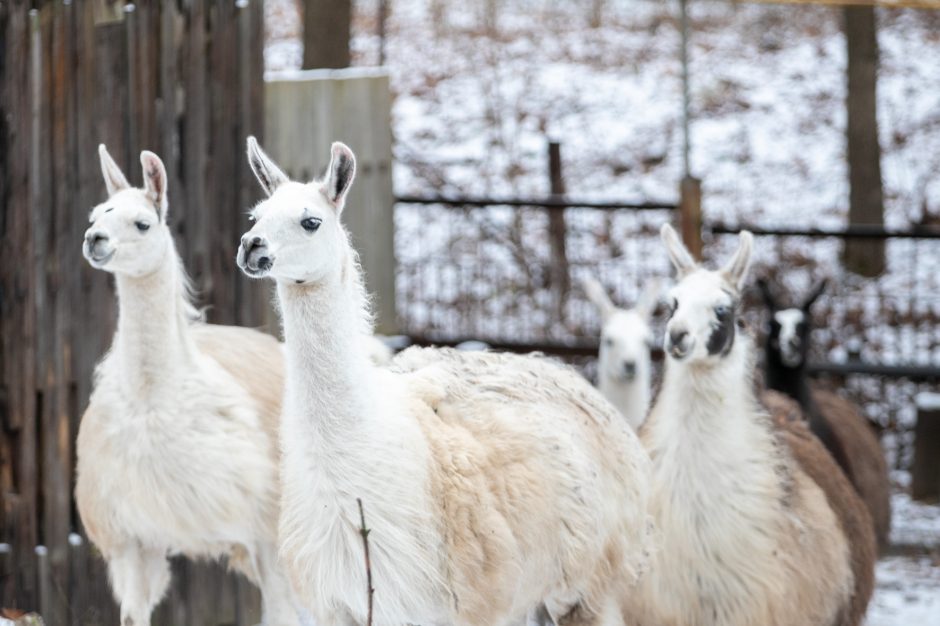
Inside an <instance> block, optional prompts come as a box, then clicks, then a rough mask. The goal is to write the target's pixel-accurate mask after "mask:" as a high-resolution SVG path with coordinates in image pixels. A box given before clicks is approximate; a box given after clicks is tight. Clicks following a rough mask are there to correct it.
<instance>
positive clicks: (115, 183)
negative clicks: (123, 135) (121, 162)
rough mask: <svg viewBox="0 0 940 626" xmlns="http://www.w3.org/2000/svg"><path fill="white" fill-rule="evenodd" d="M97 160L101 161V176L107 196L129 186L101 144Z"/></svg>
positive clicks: (122, 173)
mask: <svg viewBox="0 0 940 626" xmlns="http://www.w3.org/2000/svg"><path fill="white" fill-rule="evenodd" d="M98 158H99V159H101V175H102V176H104V184H105V186H106V187H107V188H108V195H109V196H113V195H114V194H116V193H117V192H119V191H121V190H122V189H128V188H129V187H130V186H131V185H130V183H128V182H127V178H125V176H124V172H122V171H121V168H119V167H118V164H117V163H115V162H114V159H112V158H111V155H110V154H108V149H107V148H106V147H105V145H104V144H103V143H100V144H98Z"/></svg>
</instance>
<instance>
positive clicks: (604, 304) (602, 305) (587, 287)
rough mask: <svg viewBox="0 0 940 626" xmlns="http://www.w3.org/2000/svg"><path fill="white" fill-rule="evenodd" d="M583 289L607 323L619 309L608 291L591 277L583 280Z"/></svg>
mask: <svg viewBox="0 0 940 626" xmlns="http://www.w3.org/2000/svg"><path fill="white" fill-rule="evenodd" d="M581 287H582V288H583V289H584V293H585V294H587V297H588V300H590V301H591V302H592V303H593V304H594V306H596V307H597V310H598V311H600V314H601V320H602V321H606V320H607V319H608V318H609V317H610V316H611V315H613V314H614V312H615V311H616V310H617V307H615V306H614V303H613V302H611V301H610V298H609V297H608V296H607V291H606V290H605V289H604V287H603V286H602V285H601V284H600V283H599V282H597V280H596V279H594V278H590V277H588V278H585V279H583V280H582V281H581Z"/></svg>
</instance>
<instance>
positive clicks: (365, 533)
mask: <svg viewBox="0 0 940 626" xmlns="http://www.w3.org/2000/svg"><path fill="white" fill-rule="evenodd" d="M356 503H357V504H358V505H359V534H360V535H361V536H362V549H363V551H364V552H365V555H366V589H367V590H368V594H369V613H368V617H367V619H366V626H372V594H374V593H375V589H373V588H372V561H371V560H370V559H369V533H370V532H372V531H371V530H369V529H368V528H366V514H365V513H364V512H363V511H362V498H356Z"/></svg>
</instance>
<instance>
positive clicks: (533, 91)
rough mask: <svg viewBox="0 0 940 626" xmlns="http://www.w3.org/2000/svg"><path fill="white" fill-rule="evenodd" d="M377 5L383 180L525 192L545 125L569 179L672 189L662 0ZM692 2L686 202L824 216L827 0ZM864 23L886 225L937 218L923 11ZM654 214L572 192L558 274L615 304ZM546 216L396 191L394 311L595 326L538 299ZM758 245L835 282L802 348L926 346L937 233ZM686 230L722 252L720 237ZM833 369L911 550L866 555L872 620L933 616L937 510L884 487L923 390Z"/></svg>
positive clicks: (272, 55) (581, 310)
mask: <svg viewBox="0 0 940 626" xmlns="http://www.w3.org/2000/svg"><path fill="white" fill-rule="evenodd" d="M388 4H389V7H390V14H389V19H388V22H387V42H386V57H387V67H388V70H389V72H390V75H391V85H392V90H393V92H394V94H393V95H394V101H393V102H394V104H393V109H392V130H393V134H394V137H395V158H396V163H395V169H394V180H395V188H396V192H397V193H398V194H400V195H401V194H419V195H421V194H434V193H444V194H469V195H476V196H480V195H500V196H513V195H535V196H541V195H545V194H547V193H548V191H549V188H548V177H547V174H546V171H547V163H546V143H547V141H548V140H549V139H551V140H554V141H559V142H561V145H562V158H563V162H564V177H565V182H566V186H567V192H568V193H569V194H570V195H571V196H574V197H577V198H580V199H595V200H612V201H626V202H630V201H649V200H654V201H665V202H674V201H675V200H676V199H677V197H678V185H679V180H680V179H681V177H682V175H683V171H682V129H681V81H680V74H681V67H680V64H679V30H678V14H677V5H678V3H677V2H665V1H659V0H620V1H614V0H608V1H607V2H602V3H600V4H601V5H602V7H603V8H602V11H601V13H600V15H599V16H597V15H593V14H592V7H593V6H594V5H595V4H598V3H596V2H594V1H593V0H571V1H567V2H559V1H551V0H496V1H493V2H484V1H482V0H480V1H477V2H446V1H441V0H389V2H388ZM377 5H378V2H377V1H373V0H369V1H368V2H366V1H362V0H360V1H358V2H356V12H355V17H354V24H353V30H354V32H353V42H352V47H353V59H354V61H353V62H354V64H355V65H374V64H376V62H377V59H378V48H379V45H378V38H377V37H376V35H375V32H376V21H375V20H376V13H375V10H376V7H377ZM690 5H691V25H692V36H691V41H690V45H691V48H690V61H691V76H692V93H691V100H692V115H693V122H692V138H691V139H692V152H691V164H692V167H691V169H692V173H693V174H694V175H695V176H697V177H700V178H701V179H702V181H703V189H704V214H705V219H706V221H709V222H725V223H728V224H732V225H734V224H747V225H759V226H766V227H773V226H788V227H797V228H799V227H808V226H815V227H831V228H838V227H841V226H843V225H844V224H845V218H846V211H847V207H848V193H849V189H848V182H847V181H848V173H847V165H846V155H845V123H846V119H845V104H844V103H845V64H846V53H845V40H844V38H843V36H842V33H841V12H840V11H839V10H837V9H832V8H824V7H807V6H803V7H794V6H767V5H754V4H746V3H741V4H738V3H733V2H726V1H718V0H715V1H707V0H698V1H696V0H693V1H692V2H690ZM487 7H495V11H488V10H487ZM598 17H599V19H597V18H598ZM265 18H266V29H267V47H266V57H265V58H266V67H267V69H268V70H285V69H288V70H289V69H292V68H297V67H299V65H300V61H301V56H302V45H301V42H300V34H301V33H300V28H301V21H300V19H299V14H298V10H297V6H296V2H294V1H293V0H268V1H267V2H266V3H265ZM878 27H879V32H878V37H879V46H880V54H881V58H880V63H881V65H880V74H879V83H878V114H879V132H880V137H881V146H882V150H883V154H882V171H883V178H884V191H885V210H886V221H887V224H888V225H889V226H890V227H893V228H898V229H905V228H909V227H911V226H915V225H921V224H929V225H938V224H940V176H938V172H940V11H917V10H880V11H879V12H878ZM340 139H341V138H340ZM669 218H670V214H669V213H668V212H663V211H661V212H655V211H654V212H644V213H642V214H640V213H632V212H621V213H617V214H614V215H612V214H610V213H606V212H600V211H591V210H586V209H584V210H569V211H568V214H567V219H568V228H569V232H568V239H567V243H568V253H569V261H570V263H571V274H572V276H573V278H575V279H577V278H578V277H580V276H583V275H586V274H588V273H591V274H596V275H598V276H600V278H601V280H602V281H603V282H604V283H605V284H606V285H607V286H608V287H610V288H611V290H612V291H613V292H614V294H615V300H616V301H620V302H622V303H624V304H629V303H631V302H632V301H633V300H634V299H635V297H636V293H637V291H638V289H639V288H640V287H641V286H642V284H643V283H644V282H645V281H646V280H648V279H649V278H650V277H651V276H661V277H666V276H668V271H669V268H668V264H667V261H666V258H665V255H664V254H663V253H662V250H661V248H660V246H659V244H658V242H657V240H656V237H655V234H654V233H655V232H656V230H657V229H658V226H659V225H660V224H661V223H662V222H663V221H665V220H667V219H669ZM545 224H546V220H545V217H544V214H543V213H541V212H539V211H521V212H519V211H515V212H514V211H509V210H507V209H499V208H497V209H487V210H483V211H472V212H471V211H463V210H454V209H444V208H435V207H430V208H428V207H425V208H417V207H408V206H401V205H400V206H399V207H398V208H397V210H396V242H397V243H396V253H397V255H398V260H399V268H400V272H399V277H398V281H399V284H398V292H399V301H400V302H399V311H400V314H401V316H402V319H403V323H404V324H405V327H406V330H409V331H411V332H420V333H423V334H428V335H432V336H433V335H435V334H438V335H440V334H445V333H449V334H450V335H451V336H459V337H465V336H480V337H486V338H495V339H504V340H505V339H511V340H513V341H544V340H561V341H572V340H577V339H579V338H590V337H594V336H596V333H597V319H596V315H595V313H594V311H593V310H591V308H590V306H589V305H588V304H586V303H585V302H584V301H583V298H582V297H581V294H580V293H578V291H577V288H576V287H575V288H574V290H573V291H572V298H571V300H570V301H569V302H568V303H567V304H566V308H565V311H564V316H563V317H564V319H557V316H554V314H553V313H554V312H553V309H552V307H551V303H550V301H551V298H550V294H548V292H547V289H546V280H547V267H548V264H549V261H548V254H549V249H548V245H547V242H546V240H545V238H544V231H545ZM759 243H760V245H759V248H758V251H759V258H758V264H757V272H763V273H765V274H771V275H772V276H773V278H775V279H776V280H778V281H779V282H780V283H782V285H783V286H785V287H786V288H788V289H792V290H794V291H795V292H797V293H801V292H802V291H804V290H806V289H807V288H808V286H809V285H810V283H811V281H812V280H813V279H815V278H817V277H820V276H828V277H830V278H831V279H832V281H831V282H832V284H833V285H834V286H833V288H832V290H831V292H830V297H827V298H825V299H823V300H822V301H821V303H820V304H821V306H820V307H819V309H818V310H816V311H815V313H816V314H817V316H818V319H819V320H820V322H821V323H823V324H822V325H823V328H822V329H820V330H819V331H817V333H816V334H815V335H814V340H816V342H817V343H818V345H819V350H818V354H817V355H816V356H817V358H819V359H820V360H832V361H844V360H845V359H846V358H847V357H848V355H849V354H850V353H852V354H854V353H857V354H858V355H859V356H861V357H862V358H863V359H865V360H867V361H869V362H877V363H895V364H899V363H917V364H921V365H940V250H938V249H940V245H938V244H937V243H936V242H930V241H920V242H918V241H897V242H891V243H889V244H888V249H887V252H888V271H887V272H886V274H885V275H884V276H883V277H881V278H879V279H877V280H860V279H858V278H856V277H853V276H851V275H846V274H844V273H843V272H842V270H841V269H840V267H839V251H840V249H841V248H840V246H841V244H840V243H839V242H838V241H835V240H812V241H809V240H805V239H799V238H789V239H782V238H780V239H778V238H770V239H762V240H761V241H760V242H759ZM709 244H711V245H709ZM706 245H707V246H708V253H709V254H711V255H713V256H714V257H715V258H723V256H724V255H725V254H727V253H728V251H730V249H731V247H732V246H733V245H734V238H733V237H716V238H715V240H714V241H710V242H706ZM782 268H786V269H787V271H786V272H781V271H780V270H781V269H782ZM755 321H757V322H758V323H759V317H757V316H756V313H755ZM850 383H851V385H850V386H851V387H852V388H851V392H852V393H853V395H854V396H855V397H856V398H857V399H858V400H859V402H860V403H861V404H862V406H863V408H864V409H865V410H866V412H867V413H868V414H869V416H870V417H872V418H873V419H874V420H875V421H877V422H878V423H879V424H880V425H881V426H883V427H885V428H886V429H887V437H886V446H887V448H888V452H889V456H890V460H891V462H892V466H893V467H895V468H896V471H895V472H894V475H893V476H894V479H895V483H896V485H897V487H898V493H897V495H896V496H895V521H894V524H895V534H894V537H893V538H894V540H895V542H896V543H898V544H900V545H903V546H907V548H905V549H904V550H901V551H900V552H901V553H899V554H898V555H897V556H892V557H890V558H886V559H884V560H882V562H881V564H880V565H879V569H878V585H879V586H878V593H877V595H876V597H875V598H874V600H873V602H872V605H871V608H870V611H869V620H868V624H869V625H870V626H887V625H900V624H908V623H919V624H924V625H925V626H926V625H927V624H940V512H938V507H935V506H925V505H919V504H916V503H912V502H911V501H910V500H909V499H908V498H907V496H906V495H904V487H905V486H906V483H907V480H908V477H907V475H906V472H904V471H903V468H904V467H905V466H906V463H907V462H908V461H909V458H906V457H907V456H909V447H910V434H909V428H910V425H911V423H912V421H913V419H914V407H913V400H912V399H913V396H914V394H916V393H917V392H918V391H920V390H924V389H927V388H928V387H927V386H925V385H915V384H911V383H898V384H894V383H891V384H886V383H885V382H884V381H881V380H877V379H874V378H865V377H855V378H853V379H851V381H850ZM912 546H916V549H914V548H912ZM925 548H926V549H925Z"/></svg>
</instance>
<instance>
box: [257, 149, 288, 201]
mask: <svg viewBox="0 0 940 626" xmlns="http://www.w3.org/2000/svg"><path fill="white" fill-rule="evenodd" d="M248 165H250V166H251V171H252V172H254V173H255V178H257V179H258V182H259V183H261V188H262V189H264V193H266V194H267V195H269V196H270V195H271V194H273V193H274V191H275V190H276V189H277V188H278V187H280V186H281V185H283V184H284V183H286V182H288V181H289V180H290V178H288V177H287V174H285V173H284V171H283V170H281V168H279V167H278V166H277V164H276V163H275V162H274V161H272V160H271V157H269V156H268V155H267V154H265V153H264V150H262V149H261V146H259V145H258V140H257V139H255V138H254V137H253V136H249V137H248Z"/></svg>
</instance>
